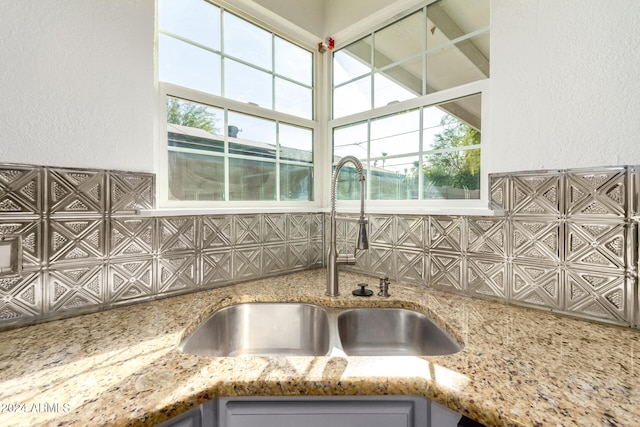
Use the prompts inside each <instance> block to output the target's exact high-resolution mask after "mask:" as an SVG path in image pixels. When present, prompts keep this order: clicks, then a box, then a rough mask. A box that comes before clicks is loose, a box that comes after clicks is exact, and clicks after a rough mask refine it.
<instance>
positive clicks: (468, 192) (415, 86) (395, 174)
mask: <svg viewBox="0 0 640 427" xmlns="http://www.w3.org/2000/svg"><path fill="white" fill-rule="evenodd" d="M489 47H490V45H489V0H477V1H473V2H469V1H460V0H439V1H435V2H433V3H430V4H429V5H427V6H425V7H422V8H420V9H418V10H416V11H414V12H413V13H409V14H408V15H407V16H405V17H403V18H401V19H398V20H397V21H395V22H392V23H391V24H389V25H387V26H385V27H383V28H380V29H377V30H375V31H372V32H371V33H369V34H367V35H366V36H364V37H362V38H360V39H359V40H357V41H354V42H352V43H349V44H347V45H346V46H344V47H342V48H340V49H338V50H336V51H335V52H334V53H333V98H332V100H333V120H332V121H331V122H330V125H331V127H332V128H333V154H334V159H333V160H334V164H335V162H337V161H338V160H339V159H340V158H341V157H343V156H345V155H354V156H357V157H358V158H359V159H360V160H361V161H362V162H363V164H364V165H365V167H366V168H367V173H368V181H367V187H368V190H367V191H368V196H369V198H370V199H372V200H439V199H480V192H481V190H480V186H481V179H480V177H481V175H480V168H481V165H480V152H481V149H480V147H481V121H482V118H481V116H482V93H481V92H482V89H480V90H478V89H474V82H478V81H481V80H485V79H486V78H488V77H489ZM476 86H477V85H476ZM460 88H465V89H464V90H460ZM467 88H468V89H467ZM448 93H451V94H452V95H449V96H447V94H448ZM435 94H437V96H435ZM416 98H419V99H418V100H417V101H419V102H416ZM443 98H444V99H445V101H442V99H443ZM432 99H433V101H430V100H432ZM403 105H411V106H410V107H406V108H405V109H403V107H402V106H403ZM416 105H418V106H419V107H418V108H416ZM391 107H393V108H391ZM389 110H392V111H397V112H396V113H392V114H390V113H389V112H388V111H389ZM377 111H387V112H386V113H382V112H380V113H379V112H377ZM346 175H348V173H347V174H346ZM348 179H349V178H345V180H343V182H342V183H341V184H340V185H342V186H343V187H342V189H341V190H340V191H338V197H339V198H353V197H355V195H354V194H351V192H350V188H351V184H349V183H348V182H347V180H348Z"/></svg>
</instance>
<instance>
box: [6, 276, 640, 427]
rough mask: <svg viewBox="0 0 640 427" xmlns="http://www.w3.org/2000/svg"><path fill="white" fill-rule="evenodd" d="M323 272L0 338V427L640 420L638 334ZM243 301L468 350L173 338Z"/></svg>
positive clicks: (184, 297)
mask: <svg viewBox="0 0 640 427" xmlns="http://www.w3.org/2000/svg"><path fill="white" fill-rule="evenodd" d="M324 279H325V274H324V270H311V271H305V272H300V273H294V274H289V275H284V276H278V277H272V278H265V279H262V280H256V281H252V282H246V283H242V284H237V285H232V286H228V287H224V288H218V289H213V290H208V291H203V292H198V293H193V294H189V295H182V296H176V297H172V298H166V299H162V300H157V301H152V302H147V303H142V304H137V305H132V306H128V307H121V308H116V309H112V310H109V311H105V312H101V313H95V314H88V315H83V316H78V317H73V318H69V319H65V320H59V321H53V322H48V323H43V324H39V325H34V326H28V327H24V328H20V329H14V330H9V331H5V332H0V343H1V348H0V405H2V406H1V407H0V425H2V426H5V427H6V426H25V425H56V426H58V425H60V426H61V425H74V426H76V425H77V426H86V425H101V426H125V425H126V426H146V425H153V424H156V423H160V422H162V421H164V420H166V419H168V418H171V417H173V416H176V415H178V414H180V413H182V412H185V411H187V410H189V409H191V408H193V407H195V406H197V405H199V404H201V403H203V402H205V401H207V400H209V399H212V398H214V397H218V396H247V395H291V396H299V395H381V394H411V395H421V396H425V397H428V398H430V399H432V400H434V401H436V402H439V403H441V404H443V405H446V406H448V407H450V408H452V409H454V410H456V411H458V412H461V413H463V414H465V415H467V416H469V417H471V418H474V419H476V420H478V421H480V422H482V423H483V424H486V425H487V426H493V425H526V426H530V425H533V426H547V425H553V426H571V425H576V426H631V425H638V422H640V331H638V330H633V329H625V328H620V327H614V326H607V325H602V324H597V323H592V322H585V321H581V320H574V319H570V318H567V317H560V316H556V315H554V314H551V313H546V312H541V311H536V310H529V309H525V308H518V307H513V306H509V305H506V304H501V303H495V302H488V301H482V300H477V299H470V298H466V297H462V296H457V295H451V294H446V293H441V292H436V291H432V290H428V289H425V288H421V287H415V286H404V285H400V284H397V283H392V284H391V287H390V292H391V294H392V296H391V297H390V298H388V299H383V298H379V297H375V296H374V297H372V298H356V297H353V296H351V295H350V290H351V289H352V288H354V287H355V284H356V283H358V282H361V281H363V280H364V281H367V280H368V281H369V282H370V283H372V284H375V282H376V280H375V279H374V278H370V277H369V278H367V277H363V276H359V275H355V274H351V273H341V274H340V283H341V290H342V293H343V295H342V296H339V297H336V298H330V297H327V296H325V295H324V289H325V281H324ZM249 301H298V302H310V303H316V304H321V305H326V306H334V307H351V306H371V305H376V306H394V307H407V308H411V309H415V310H418V311H422V312H424V313H426V314H429V315H430V316H431V317H432V318H433V319H434V321H436V323H438V324H440V325H441V326H443V327H445V328H446V329H447V330H448V331H450V332H451V333H452V335H453V336H454V337H455V338H457V340H458V341H459V342H460V343H461V344H462V345H463V347H464V348H463V350H462V351H460V352H459V353H456V354H453V355H449V356H437V357H247V358H208V357H201V356H193V355H188V354H184V353H182V352H180V351H179V350H178V348H177V344H178V342H179V341H180V340H181V338H182V337H183V336H184V335H185V334H186V333H188V332H189V331H191V330H193V329H194V328H195V326H196V325H197V324H198V322H199V321H201V320H203V319H205V318H206V317H208V315H209V314H210V313H211V312H213V311H215V310H216V309H218V308H221V307H224V306H227V305H231V304H235V303H240V302H249Z"/></svg>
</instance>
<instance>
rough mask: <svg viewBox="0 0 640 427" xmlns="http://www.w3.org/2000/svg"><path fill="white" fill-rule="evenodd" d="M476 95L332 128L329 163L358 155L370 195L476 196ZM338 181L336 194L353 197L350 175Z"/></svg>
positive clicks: (376, 197)
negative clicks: (330, 158) (330, 160)
mask: <svg viewBox="0 0 640 427" xmlns="http://www.w3.org/2000/svg"><path fill="white" fill-rule="evenodd" d="M480 97H481V95H480V94H477V95H471V96H468V97H464V98H460V99H456V100H452V101H449V102H445V103H442V104H439V105H437V106H425V107H420V108H417V109H413V110H410V111H406V112H403V113H399V114H395V115H391V116H385V117H379V118H374V119H370V120H366V121H362V122H358V123H353V124H349V125H345V126H341V127H338V128H334V129H333V148H334V153H333V154H334V164H335V163H337V162H338V161H339V160H340V158H342V157H344V156H346V155H353V156H356V157H357V158H358V159H360V160H361V161H362V163H363V166H364V167H365V169H366V171H367V176H368V179H367V193H368V198H369V199H371V200H440V199H476V200H477V199H480V144H481V141H480V139H481V138H480V137H481V133H480V130H479V129H480V127H481V126H480V122H479V120H480V118H479V117H476V116H474V112H475V111H480ZM462 117H465V118H466V119H467V120H468V121H467V120H463V119H462ZM470 122H473V123H475V124H476V125H477V129H476V128H475V127H474V126H471V124H470ZM347 175H348V174H347ZM338 186H339V187H338V188H339V189H340V191H339V192H338V193H337V197H338V199H349V200H352V199H356V198H357V197H358V191H359V189H358V188H357V187H356V186H355V185H354V182H353V177H352V176H350V175H348V176H346V177H345V178H342V177H341V178H340V179H339V183H338Z"/></svg>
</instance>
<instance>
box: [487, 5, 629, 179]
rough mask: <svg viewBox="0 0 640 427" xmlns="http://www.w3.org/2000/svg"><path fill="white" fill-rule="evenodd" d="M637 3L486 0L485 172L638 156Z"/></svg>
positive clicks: (602, 163) (618, 162) (572, 165)
mask: <svg viewBox="0 0 640 427" xmlns="http://www.w3.org/2000/svg"><path fill="white" fill-rule="evenodd" d="M639 19H640V1H638V0H615V1H602V0H562V1H556V0H492V2H491V99H490V109H491V117H490V137H491V141H490V142H489V143H490V144H491V145H492V146H491V150H490V151H491V153H492V155H491V158H490V159H489V161H490V164H488V165H487V166H488V167H487V168H486V169H485V171H487V172H506V171H515V170H532V169H550V168H575V167H591V166H608V165H622V164H640V53H639V52H640V28H639V25H640V22H639Z"/></svg>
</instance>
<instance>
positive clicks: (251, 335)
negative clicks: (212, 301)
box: [179, 303, 461, 357]
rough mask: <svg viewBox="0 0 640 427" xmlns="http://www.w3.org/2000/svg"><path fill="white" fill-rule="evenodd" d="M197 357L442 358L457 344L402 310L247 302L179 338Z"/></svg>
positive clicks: (456, 348)
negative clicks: (181, 338) (183, 337)
mask: <svg viewBox="0 0 640 427" xmlns="http://www.w3.org/2000/svg"><path fill="white" fill-rule="evenodd" d="M179 348H180V350H181V351H183V352H185V353H189V354H195V355H200V356H210V357H234V356H345V355H346V356H441V355H447V354H453V353H456V352H458V351H460V350H461V347H460V345H459V344H458V343H457V342H456V341H455V340H454V339H453V338H452V337H451V336H450V335H449V334H448V333H447V332H446V331H444V330H443V329H442V328H440V327H439V326H438V325H437V324H436V323H434V322H433V321H432V320H431V319H430V318H429V317H428V316H426V315H424V314H422V313H419V312H416V311H412V310H408V309H404V308H371V307H370V308H330V307H322V306H318V305H314V304H304V303H245V304H236V305H232V306H229V307H225V308H222V309H220V310H218V311H216V312H214V313H213V314H212V315H211V316H210V317H209V318H208V319H207V320H205V321H204V322H203V323H201V324H200V325H199V326H198V327H197V328H196V330H195V331H194V332H193V333H192V334H190V335H189V336H187V337H186V338H185V339H183V340H182V342H181V343H180V346H179Z"/></svg>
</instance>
